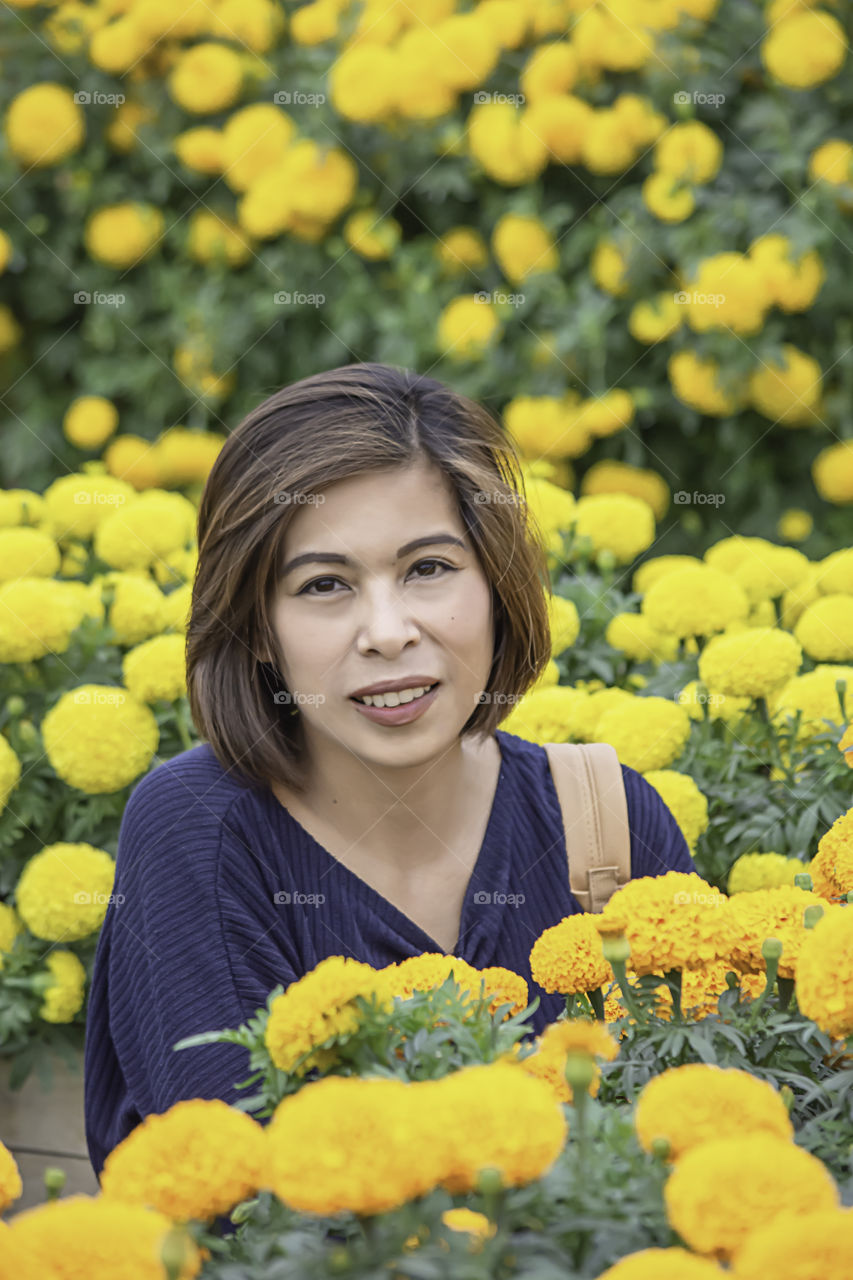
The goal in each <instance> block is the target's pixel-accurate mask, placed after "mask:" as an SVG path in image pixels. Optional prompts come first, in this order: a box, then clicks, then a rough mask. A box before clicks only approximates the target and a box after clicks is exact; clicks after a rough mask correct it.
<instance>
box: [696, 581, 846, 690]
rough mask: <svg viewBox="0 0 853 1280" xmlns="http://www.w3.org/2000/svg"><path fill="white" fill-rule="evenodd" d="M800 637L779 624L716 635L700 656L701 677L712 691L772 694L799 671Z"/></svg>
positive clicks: (801, 654) (800, 658)
mask: <svg viewBox="0 0 853 1280" xmlns="http://www.w3.org/2000/svg"><path fill="white" fill-rule="evenodd" d="M851 605H853V600H851ZM799 639H800V637H799V636H798V637H797V639H795V638H794V636H792V635H791V634H790V632H788V631H780V630H779V628H778V627H752V628H750V629H749V630H748V631H740V632H733V633H732V634H729V635H725V634H723V635H716V636H713V637H712V638H711V639H710V640H709V641H708V643H707V645H706V646H705V648H704V649H703V651H702V653H701V655H700V657H699V678H700V679H701V680H703V681H704V682H705V684H706V685H707V686H708V688H709V689H710V691H711V692H712V693H724V694H731V695H733V696H734V697H741V698H766V697H769V696H770V695H771V694H772V693H774V692H776V691H777V690H778V689H779V688H781V686H782V685H784V684H785V683H786V682H787V681H788V680H790V679H792V677H793V676H795V675H796V674H797V672H798V671H799V669H800V664H801V663H802V660H803V651H802V649H801V648H800V644H799V642H798V641H799Z"/></svg>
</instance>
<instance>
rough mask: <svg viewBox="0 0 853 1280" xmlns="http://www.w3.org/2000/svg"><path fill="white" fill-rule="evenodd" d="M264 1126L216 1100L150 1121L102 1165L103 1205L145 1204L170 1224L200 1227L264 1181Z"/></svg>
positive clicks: (180, 1106) (182, 1106)
mask: <svg viewBox="0 0 853 1280" xmlns="http://www.w3.org/2000/svg"><path fill="white" fill-rule="evenodd" d="M264 1138H265V1134H264V1130H263V1127H262V1126H261V1125H260V1124H258V1122H257V1121H256V1120H253V1119H252V1118H251V1117H250V1116H248V1115H246V1114H245V1112H242V1111H238V1110H237V1109H236V1108H235V1107H229V1106H228V1105H227V1104H226V1103H224V1102H222V1101H220V1100H219V1099H218V1098H215V1099H213V1100H211V1101H207V1100H206V1099H203V1098H193V1099H191V1100H190V1101H187V1102H177V1103H175V1105H174V1106H172V1107H170V1108H169V1110H168V1111H165V1112H163V1113H162V1114H160V1115H148V1116H146V1117H145V1119H144V1120H143V1121H142V1123H141V1124H140V1125H138V1126H137V1127H136V1128H135V1129H134V1130H133V1131H132V1133H130V1134H129V1135H128V1136H127V1137H126V1138H125V1139H124V1141H122V1142H120V1143H119V1144H118V1146H117V1147H115V1148H114V1149H113V1150H112V1151H111V1152H110V1154H109V1155H108V1156H107V1158H106V1161H105V1163H104V1170H103V1175H102V1180H101V1191H102V1194H103V1195H104V1197H105V1198H106V1199H107V1200H119V1201H122V1202H123V1203H125V1204H143V1205H148V1206H149V1207H150V1208H152V1209H157V1210H159V1212H160V1213H163V1214H165V1215H166V1217H168V1218H171V1220H172V1221H173V1222H188V1221H189V1220H190V1219H196V1220H198V1221H199V1222H206V1221H208V1220H209V1219H210V1218H213V1217H215V1216H216V1215H217V1214H224V1213H228V1212H229V1211H230V1210H231V1209H233V1207H234V1205H236V1204H239V1202H240V1201H241V1200H245V1199H247V1198H248V1197H249V1196H252V1195H254V1194H255V1192H256V1191H257V1190H258V1188H259V1187H260V1186H261V1185H262V1181H263V1166H264V1161H265V1155H266V1150H265V1148H266V1143H265V1141H264Z"/></svg>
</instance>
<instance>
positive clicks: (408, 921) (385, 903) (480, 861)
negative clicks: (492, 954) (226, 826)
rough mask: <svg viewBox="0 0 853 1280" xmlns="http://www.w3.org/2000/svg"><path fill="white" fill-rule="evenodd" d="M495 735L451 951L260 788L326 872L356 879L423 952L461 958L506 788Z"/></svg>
mask: <svg viewBox="0 0 853 1280" xmlns="http://www.w3.org/2000/svg"><path fill="white" fill-rule="evenodd" d="M494 737H495V741H496V742H497V744H498V751H499V752H500V757H501V761H500V768H499V769H498V781H497V786H496V787H495V793H494V796H493V797H492V805H491V809H490V810H489V818H488V821H487V823H486V830H485V832H484V834H483V840H482V843H481V845H480V848H479V850H478V852H477V857H476V859H475V861H474V866H473V868H472V871H471V875H470V876H469V878H468V883H467V884H466V886H465V894H464V896H463V899H462V911H461V914H460V917H459V933H458V936H457V938H456V942H455V944H454V947H453V951H452V952H448V951H445V948H444V947H443V946H442V945H441V944H440V943H439V942H437V941H436V939H435V938H433V937H431V936H430V934H428V933H427V931H426V930H425V929H424V928H423V927H422V926H421V925H419V924H418V923H417V922H416V921H415V920H413V919H412V918H411V916H407V915H406V913H405V911H401V909H400V908H399V907H397V906H395V905H394V903H393V902H392V901H391V900H390V898H386V897H385V895H384V893H380V892H379V890H378V889H375V888H374V887H373V885H372V884H369V883H368V882H367V881H366V880H364V879H362V877H361V876H360V875H359V874H358V873H357V872H356V871H353V870H352V869H351V868H350V867H348V866H346V864H345V863H343V862H341V861H340V859H339V858H336V857H335V855H334V854H333V853H330V852H329V850H328V849H327V848H326V847H325V846H324V845H322V844H320V841H319V840H317V839H316V838H315V837H314V836H312V835H311V832H310V831H308V830H307V829H306V828H305V827H304V826H303V825H302V823H301V822H300V821H299V819H298V818H296V817H294V815H293V814H292V813H291V812H290V810H289V809H288V808H287V806H286V805H284V804H282V802H281V800H279V798H278V796H276V795H275V793H274V792H273V790H272V788H271V787H269V786H265V787H263V788H261V794H262V795H263V796H264V797H265V799H266V800H267V802H268V803H269V804H271V805H273V806H274V809H275V810H276V811H277V812H278V813H279V814H280V815H281V818H282V820H283V821H284V822H285V823H287V822H290V823H292V824H293V825H294V826H295V827H297V828H298V830H299V831H300V832H301V833H302V836H303V839H304V840H306V841H307V842H308V843H309V845H310V846H311V847H312V849H315V850H317V851H318V853H319V854H320V855H321V856H322V857H323V858H325V860H326V862H327V863H328V866H327V868H326V870H327V871H332V870H337V871H338V872H339V873H342V874H343V875H344V877H345V878H347V877H348V878H349V879H350V880H352V881H355V882H356V884H357V887H358V889H359V892H360V894H361V896H362V898H363V899H364V900H365V901H367V902H369V903H370V905H371V906H372V907H373V909H374V910H375V911H376V913H377V914H378V915H380V916H382V917H383V918H384V919H385V920H387V921H388V922H389V923H391V924H394V925H396V926H397V927H398V928H399V927H400V923H401V922H403V923H404V924H405V926H406V931H407V932H408V931H411V932H413V933H415V934H417V935H419V937H420V938H421V939H424V940H425V941H426V943H427V946H421V950H422V951H436V952H440V953H441V955H455V956H460V957H461V946H462V943H463V940H464V938H465V935H466V934H467V933H470V928H466V924H465V917H466V913H467V909H468V905H469V902H470V901H471V891H472V889H474V888H475V885H476V883H477V882H478V881H482V880H483V879H484V878H485V877H484V866H485V863H486V862H487V860H488V854H489V850H490V847H491V846H492V845H493V843H494V832H495V828H496V827H497V824H498V821H499V819H500V816H501V814H502V812H503V808H504V804H505V799H506V796H507V791H508V787H507V777H506V775H507V766H508V763H509V754H508V752H507V751H506V750H505V747H504V744H503V742H502V737H503V735H502V732H501V730H500V729H496V730H495V733H494ZM325 873H326V872H325V871H324V872H323V874H325ZM321 879H322V876H321ZM478 905H479V904H478ZM401 932H402V930H401ZM419 945H420V943H419Z"/></svg>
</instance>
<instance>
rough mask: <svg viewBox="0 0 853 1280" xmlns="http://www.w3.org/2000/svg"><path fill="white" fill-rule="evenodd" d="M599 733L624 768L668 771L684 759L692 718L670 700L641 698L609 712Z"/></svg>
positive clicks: (601, 721)
mask: <svg viewBox="0 0 853 1280" xmlns="http://www.w3.org/2000/svg"><path fill="white" fill-rule="evenodd" d="M596 732H597V734H598V737H599V739H600V741H601V742H609V743H610V745H611V746H612V747H615V749H616V754H617V755H618V756H619V760H620V761H621V763H622V764H625V765H628V766H630V768H632V769H637V770H638V771H639V772H640V773H644V772H645V771H646V770H647V769H665V768H666V766H667V765H670V764H672V762H673V760H676V759H677V758H678V757H679V756H680V755H681V753H682V751H683V750H684V747H685V744H686V742H687V739H688V737H689V736H690V717H689V716H688V714H687V712H686V711H685V709H684V707H682V706H681V705H680V704H679V703H677V702H673V701H672V699H670V698H658V697H637V698H633V699H632V700H631V702H630V703H627V702H626V703H624V705H621V706H617V707H613V708H612V709H611V710H610V711H607V712H605V714H604V715H603V716H602V717H601V719H600V720H599V722H598V725H597V728H596Z"/></svg>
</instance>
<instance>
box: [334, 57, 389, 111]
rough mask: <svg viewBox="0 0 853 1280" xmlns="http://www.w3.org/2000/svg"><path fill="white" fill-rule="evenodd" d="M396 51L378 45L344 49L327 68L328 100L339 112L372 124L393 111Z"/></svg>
mask: <svg viewBox="0 0 853 1280" xmlns="http://www.w3.org/2000/svg"><path fill="white" fill-rule="evenodd" d="M397 83H398V69H397V55H396V54H395V53H394V52H393V51H392V50H391V49H387V48H383V47H382V46H380V45H368V44H358V45H354V46H353V47H351V48H349V49H344V51H343V52H342V53H341V55H340V57H338V58H336V59H335V62H334V64H333V66H332V68H331V70H330V72H329V92H330V96H331V103H332V106H333V107H334V108H335V110H336V111H337V112H338V114H339V115H342V116H344V117H345V118H346V119H347V120H355V121H357V122H358V123H360V124H373V123H375V122H376V121H378V120H383V119H385V118H387V117H388V116H389V115H391V114H392V113H393V110H394V104H395V101H396V95H397Z"/></svg>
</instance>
